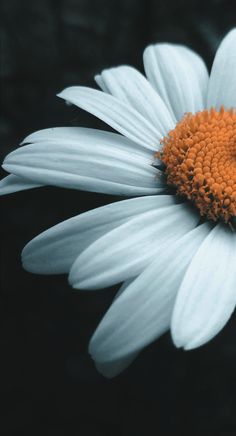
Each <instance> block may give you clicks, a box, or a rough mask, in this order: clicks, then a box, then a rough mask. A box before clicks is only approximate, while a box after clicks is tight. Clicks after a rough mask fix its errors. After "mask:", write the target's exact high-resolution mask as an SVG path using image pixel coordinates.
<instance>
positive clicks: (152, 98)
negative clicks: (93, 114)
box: [95, 66, 175, 136]
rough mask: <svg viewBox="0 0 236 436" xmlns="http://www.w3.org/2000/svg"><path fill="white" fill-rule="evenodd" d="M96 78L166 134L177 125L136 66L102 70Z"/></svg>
mask: <svg viewBox="0 0 236 436" xmlns="http://www.w3.org/2000/svg"><path fill="white" fill-rule="evenodd" d="M95 80H96V81H97V83H98V85H99V84H101V83H102V87H103V89H104V90H105V89H106V90H107V91H108V92H109V93H110V94H112V95H114V97H117V98H118V99H120V100H122V101H124V102H125V103H126V104H128V105H130V106H131V107H133V108H134V109H136V110H137V111H138V112H139V113H140V114H141V115H143V116H144V118H146V119H147V120H149V121H150V123H152V124H153V126H154V127H156V128H157V129H158V131H160V132H161V133H162V135H163V136H165V135H166V134H167V133H168V132H169V131H170V130H172V129H173V128H174V127H175V120H173V118H172V117H171V115H170V112H169V110H168V109H167V107H166V105H165V103H164V102H163V100H162V99H161V98H160V96H159V95H158V94H157V93H156V92H155V90H154V89H153V87H152V86H151V85H150V83H149V82H148V81H147V79H146V78H145V77H144V76H143V75H142V74H141V73H140V72H139V71H137V70H136V69H135V68H132V67H129V66H120V67H116V68H111V69H107V70H104V71H102V73H101V75H100V76H96V77H95Z"/></svg>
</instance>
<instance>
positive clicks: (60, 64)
mask: <svg viewBox="0 0 236 436" xmlns="http://www.w3.org/2000/svg"><path fill="white" fill-rule="evenodd" d="M235 17H236V3H235V1H230V0H208V1H202V2H201V1H197V0H195V1H194V0H192V1H191V0H188V1H187V0H185V1H184V0H182V1H174V0H165V1H159V0H145V1H142V0H119V1H116V0H41V1H40V2H32V1H30V0H21V1H17V0H2V2H1V71H0V74H1V102H2V105H1V106H2V110H1V119H0V131H1V149H0V150H1V160H2V159H3V157H4V156H5V155H6V154H7V153H8V152H10V151H11V150H13V149H14V148H16V147H17V145H18V143H19V142H20V141H21V140H22V139H23V138H24V137H25V136H26V135H28V134H29V133H31V132H32V131H34V130H39V129H42V128H47V127H52V126H74V125H78V126H89V127H102V128H104V125H103V124H102V123H101V122H99V121H98V120H96V119H95V118H93V117H92V116H90V115H88V114H87V113H84V112H83V111H81V110H79V109H78V108H75V107H73V106H69V107H68V106H66V105H65V104H64V103H63V101H62V100H60V99H58V98H57V97H56V93H57V92H59V91H60V90H62V89H63V88H64V87H66V86H70V85H79V84H80V85H86V86H92V87H93V86H95V84H94V80H93V77H94V75H95V74H96V73H98V72H100V71H101V70H102V69H103V68H106V67H110V66H115V65H119V64H130V65H133V66H135V67H137V68H138V69H140V70H141V71H143V66H142V52H143V49H144V47H145V46H146V45H147V44H149V43H153V42H161V41H165V42H166V41H167V42H175V43H182V44H186V45H188V46H189V47H191V48H193V49H194V50H196V51H197V52H198V53H199V54H201V55H202V56H203V57H204V59H205V60H206V63H207V65H208V67H209V68H210V65H211V63H212V60H213V57H214V53H215V50H216V48H217V46H218V44H219V42H220V40H221V39H222V37H223V36H224V35H225V33H226V32H227V31H228V30H230V29H231V28H232V27H233V26H234V25H235V24H236V18H235ZM235 49H236V48H235ZM105 128H106V129H108V128H107V127H105ZM3 175H4V172H3V171H2V176H3ZM114 200H117V198H116V199H114V198H113V197H111V196H103V195H98V194H89V193H83V192H79V191H78V192H77V191H69V190H64V189H59V188H58V189H56V188H49V187H48V188H43V189H35V190H32V191H29V192H27V191H25V192H22V193H18V194H15V195H9V196H7V197H4V198H2V199H1V210H2V212H1V220H2V224H1V233H2V245H1V305H0V311H1V315H0V319H1V325H2V327H1V338H0V349H1V363H2V365H1V367H2V369H1V372H0V374H1V378H2V380H1V382H0V386H1V390H2V393H3V400H4V402H3V405H2V407H1V414H2V417H1V419H0V426H2V429H1V431H0V434H1V435H5V434H6V435H11V434H16V435H18V434H19V433H20V431H21V434H24V435H26V434H30V435H33V436H37V435H40V436H41V435H50V436H54V435H57V436H60V435H70V436H73V435H81V436H90V435H91V436H110V435H112V436H116V435H117V436H143V435H145V436H146V435H148V436H149V435H165V434H167V435H168V434H171V435H175V434H188V435H191V436H192V435H198V434H199V435H218V434H222V435H235V434H236V414H235V406H236V371H235V368H236V315H233V317H232V318H231V321H230V322H229V323H228V325H227V326H226V327H225V329H224V330H223V332H221V334H220V335H218V336H217V338H215V339H214V340H213V341H212V342H210V343H209V344H207V345H206V346H204V347H202V348H200V349H197V350H194V351H191V352H183V351H179V350H177V349H175V348H174V346H173V344H172V342H171V338H170V335H169V334H166V335H165V336H163V337H162V338H161V339H160V340H159V341H157V342H156V343H154V344H152V345H150V346H149V347H148V348H147V349H146V350H144V351H143V352H142V353H141V355H140V356H139V357H138V358H137V360H136V361H135V362H134V364H133V365H132V366H131V367H130V368H129V369H127V370H126V371H125V372H124V373H123V374H121V375H120V376H118V377H117V378H115V379H112V380H106V379H105V378H103V377H102V376H101V375H99V374H98V373H97V372H96V370H95V368H94V366H93V363H92V361H91V360H90V358H89V356H88V355H87V344H88V341H89V338H90V336H91V334H92V332H93V331H94V329H95V327H96V326H97V324H98V322H99V320H100V319H101V318H102V316H103V314H104V313H105V311H106V310H107V308H108V307H109V305H110V303H111V301H112V299H113V297H114V295H115V292H116V290H117V288H116V287H113V288H112V289H106V290H101V291H97V292H91V293H89V292H82V291H75V290H72V289H71V288H70V287H69V285H68V284H67V279H66V277H65V276H49V277H43V276H36V275H31V274H29V273H26V272H25V271H24V270H23V269H22V267H21V262H20V252H21V250H22V248H23V246H24V245H25V244H26V243H27V242H28V241H29V240H30V239H31V238H32V237H34V236H35V235H36V234H38V233H39V232H41V231H43V230H45V229H47V228H48V227H50V226H52V225H54V224H56V223H58V222H60V221H62V220H64V219H66V218H69V217H71V216H72V215H76V214H78V213H81V212H84V211H86V210H89V209H91V208H94V207H97V206H100V205H103V204H107V203H110V202H111V201H114ZM206 291H207V290H206ZM222 291H223V290H222Z"/></svg>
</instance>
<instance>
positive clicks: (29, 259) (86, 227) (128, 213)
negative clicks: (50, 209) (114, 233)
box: [22, 195, 175, 289]
mask: <svg viewBox="0 0 236 436" xmlns="http://www.w3.org/2000/svg"><path fill="white" fill-rule="evenodd" d="M174 203H175V198H174V197H173V196H171V195H161V196H147V197H140V198H135V199H129V200H124V201H119V202H116V203H112V204H109V205H107V206H102V207H99V208H97V209H94V210H91V211H89V212H85V213H83V214H81V215H78V216H75V217H73V218H70V219H68V220H66V221H63V222H61V223H59V224H57V225H56V226H54V227H52V228H50V229H48V230H46V231H45V232H43V233H41V234H40V235H38V236H36V238H34V239H33V240H32V241H30V242H29V243H28V244H27V245H26V246H25V248H24V250H23V252H22V262H23V266H24V268H25V269H26V270H28V271H30V272H34V273H37V274H62V273H68V272H69V270H70V268H71V266H72V263H73V262H74V261H75V259H76V258H77V256H78V255H79V254H80V253H81V252H82V251H83V250H85V249H86V248H87V247H88V246H89V245H90V244H92V243H93V242H94V241H95V240H96V239H98V238H100V237H101V236H103V235H104V234H106V233H108V232H109V231H110V230H112V229H115V228H116V227H118V226H120V225H121V224H123V223H125V222H127V221H128V220H130V219H131V218H133V217H134V216H138V215H140V214H142V213H144V212H147V211H151V210H156V209H158V208H161V207H164V206H167V205H171V204H174ZM122 289H123V288H122Z"/></svg>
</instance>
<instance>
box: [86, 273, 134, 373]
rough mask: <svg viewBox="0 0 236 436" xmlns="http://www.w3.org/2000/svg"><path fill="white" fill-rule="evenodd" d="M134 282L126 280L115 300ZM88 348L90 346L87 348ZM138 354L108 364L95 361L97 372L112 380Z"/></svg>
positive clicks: (131, 354)
mask: <svg viewBox="0 0 236 436" xmlns="http://www.w3.org/2000/svg"><path fill="white" fill-rule="evenodd" d="M133 281H134V279H130V280H126V281H125V282H124V283H123V284H122V286H121V287H120V289H119V291H118V292H117V294H116V296H115V300H116V299H117V298H118V297H119V296H120V295H121V294H123V292H124V291H125V289H127V287H128V286H129V285H130V284H131V283H132V282H133ZM89 348H90V346H89ZM138 354H139V352H134V353H130V354H129V355H126V356H125V357H121V358H120V359H115V360H110V361H109V362H101V361H100V362H99V361H96V360H95V366H96V368H97V370H98V371H99V372H100V373H101V374H102V375H104V376H105V377H107V378H112V377H115V376H117V375H118V374H120V373H121V372H122V371H124V370H125V369H126V368H127V367H128V366H129V365H131V363H132V362H133V361H134V360H135V359H136V357H137V356H138Z"/></svg>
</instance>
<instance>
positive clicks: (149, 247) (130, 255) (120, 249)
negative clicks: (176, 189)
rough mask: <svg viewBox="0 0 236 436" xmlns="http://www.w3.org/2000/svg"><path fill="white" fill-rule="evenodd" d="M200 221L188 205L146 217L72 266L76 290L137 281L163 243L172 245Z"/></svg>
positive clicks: (107, 237)
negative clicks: (129, 279)
mask: <svg viewBox="0 0 236 436" xmlns="http://www.w3.org/2000/svg"><path fill="white" fill-rule="evenodd" d="M197 221H198V216H197V214H196V213H195V211H193V210H192V209H191V208H190V207H189V206H188V205H185V204H181V205H173V206H167V207H162V208H159V209H158V210H154V211H150V212H146V213H143V214H142V215H140V216H138V217H136V218H133V219H132V220H130V221H129V222H128V223H126V224H123V225H121V226H120V227H118V228H117V229H115V230H113V231H111V232H109V233H108V234H107V235H105V236H104V237H102V238H100V239H99V240H97V241H96V242H95V243H93V244H92V245H91V246H90V247H89V248H88V249H87V250H85V251H84V252H83V253H82V254H81V255H80V256H79V257H78V259H77V260H76V261H75V263H74V264H73V266H72V269H71V272H70V276H69V280H70V283H71V285H72V286H73V287H75V288H82V289H97V288H100V287H101V288H102V287H106V286H110V285H112V284H115V283H119V282H122V281H124V280H126V279H128V278H131V277H135V276H137V275H138V274H139V273H140V272H141V271H142V270H143V269H144V268H145V267H147V265H148V263H150V261H151V260H152V259H153V256H154V255H155V250H156V249H157V247H158V246H159V245H160V244H161V243H162V242H163V241H166V242H169V243H172V242H173V241H175V240H176V239H178V238H179V237H180V236H181V235H184V234H185V233H187V232H188V231H189V230H191V229H192V228H194V227H195V225H196V224H197Z"/></svg>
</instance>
